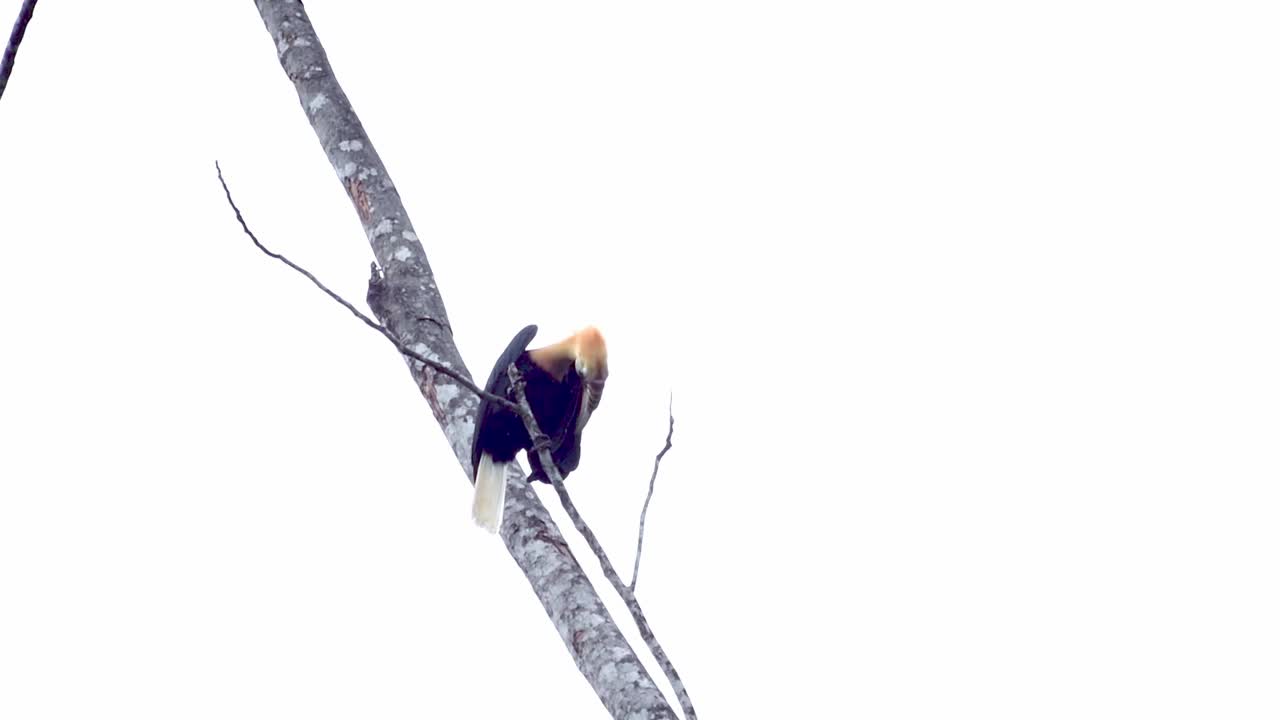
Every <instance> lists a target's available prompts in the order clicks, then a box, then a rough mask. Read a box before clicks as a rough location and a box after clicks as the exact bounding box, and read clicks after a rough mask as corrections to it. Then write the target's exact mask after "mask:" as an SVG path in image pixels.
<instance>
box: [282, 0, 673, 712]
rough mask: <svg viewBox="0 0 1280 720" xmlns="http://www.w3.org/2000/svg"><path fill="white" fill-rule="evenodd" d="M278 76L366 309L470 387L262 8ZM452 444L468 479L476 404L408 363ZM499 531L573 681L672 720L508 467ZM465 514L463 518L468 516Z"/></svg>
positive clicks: (362, 142)
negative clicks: (337, 187)
mask: <svg viewBox="0 0 1280 720" xmlns="http://www.w3.org/2000/svg"><path fill="white" fill-rule="evenodd" d="M257 6H258V12H259V13H260V14H261V15H262V20H263V22H264V23H265V25H266V28H267V32H269V33H270V34H271V39H272V42H273V43H274V44H275V47H276V54H277V55H278V57H279V59H280V64H281V66H282V67H283V68H284V71H285V74H286V75H287V76H288V77H289V80H290V81H291V82H292V83H293V85H294V88H295V89H296V90H297V92H298V100H299V101H300V102H301V103H302V109H303V112H304V113H305V114H306V116H307V119H308V120H309V121H310V122H311V126H312V128H313V129H314V130H315V132H316V135H317V137H318V138H319V139H320V144H321V146H322V147H323V148H324V152H325V155H326V156H328V158H329V162H330V163H331V164H332V165H333V168H334V171H335V172H336V173H337V175H338V179H339V180H340V181H341V182H342V184H343V186H344V187H345V188H346V190H347V195H348V196H349V197H350V198H351V202H352V204H353V205H354V206H355V209H356V213H357V214H358V215H359V217H360V222H361V224H362V225H363V226H364V230H365V234H366V235H367V236H368V239H369V244H370V246H372V248H373V254H374V257H375V259H376V260H377V265H378V268H376V269H375V272H374V278H373V279H372V280H371V287H370V306H371V307H372V309H373V311H374V313H375V314H376V315H377V316H378V319H379V320H381V321H382V323H383V324H384V325H385V326H386V327H387V328H388V329H390V330H391V331H392V332H393V333H394V334H395V335H396V337H398V338H399V339H400V341H401V342H402V343H403V344H404V345H405V346H407V347H410V348H412V349H413V350H415V351H417V352H418V353H421V354H422V355H424V356H426V357H429V358H431V359H433V360H436V361H437V362H440V363H442V364H444V365H446V366H448V367H450V368H452V369H454V370H456V371H458V372H460V373H463V374H465V375H467V376H468V377H470V373H469V372H468V371H467V369H466V366H464V365H463V363H462V358H461V356H460V355H459V353H458V349H457V347H455V345H454V342H453V334H452V330H451V328H450V326H449V318H448V315H447V314H446V313H445V309H444V302H443V300H442V299H441V297H440V291H439V289H438V288H437V287H436V283H435V279H434V277H433V275H432V273H431V266H430V265H429V264H428V263H427V257H426V253H425V252H424V251H423V249H422V244H421V243H419V242H418V236H417V235H416V234H415V233H414V232H413V225H412V224H411V223H410V222H409V216H408V213H407V212H406V211H405V209H404V206H403V205H402V203H401V202H400V196H399V193H397V191H396V188H395V186H394V185H393V184H392V182H391V178H390V177H389V176H388V175H387V171H386V168H385V167H383V165H382V162H381V160H379V159H378V155H377V153H376V152H374V149H373V144H372V143H371V142H369V138H368V136H367V135H366V134H365V132H364V129H363V128H362V127H361V125H360V120H359V118H358V117H356V113H355V111H354V110H353V109H352V107H351V104H350V103H349V102H348V101H347V97H346V95H345V94H344V93H343V92H342V88H341V87H340V86H339V85H338V81H337V79H336V78H335V77H334V74H333V70H332V69H331V68H330V66H329V61H328V59H327V58H326V57H325V53H324V50H323V48H322V47H321V45H320V40H319V38H318V37H317V36H316V32H315V30H314V28H313V27H312V25H311V21H310V19H309V18H308V17H307V14H306V11H305V10H304V9H303V7H302V3H300V2H289V1H287V0H258V1H257ZM408 363H409V369H410V372H411V373H412V375H413V378H414V381H415V382H416V383H417V384H418V388H419V389H420V390H421V391H422V394H423V396H424V397H425V398H426V400H427V403H428V404H429V405H430V407H431V411H432V413H434V414H435V417H436V420H437V421H439V423H440V427H441V429H442V430H443V431H444V434H445V437H446V438H447V439H448V441H449V446H450V447H451V448H453V453H454V455H455V456H456V457H457V459H458V462H459V464H461V465H462V468H463V470H464V472H465V473H466V474H465V477H468V478H469V477H471V467H470V465H471V453H470V443H471V436H472V433H473V431H474V428H475V414H476V410H477V408H478V406H479V401H478V399H477V398H476V396H475V395H473V394H472V393H470V392H467V391H465V390H463V389H461V388H460V387H459V386H458V384H457V383H456V382H455V381H454V380H452V379H451V378H449V377H447V376H445V375H442V374H440V373H437V372H435V371H434V370H432V369H431V368H430V367H427V366H426V365H423V364H422V363H421V362H417V361H414V360H408ZM507 484H508V487H507V499H506V506H505V510H504V515H503V522H502V528H501V530H500V533H501V536H502V539H503V542H504V543H505V544H506V546H507V549H508V550H509V551H510V552H511V556H512V557H513V558H514V559H515V561H516V564H517V565H519V566H520V569H521V570H522V571H523V572H524V573H525V575H526V576H527V577H528V579H529V584H530V586H531V587H532V588H533V591H534V594H535V595H537V597H538V600H539V601H540V602H541V603H542V606H543V608H544V609H545V610H546V612H547V616H548V617H549V618H550V619H551V622H552V623H553V624H554V625H555V627H556V630H557V631H558V632H559V633H560V637H561V639H563V640H564V644H565V647H566V648H568V650H569V653H570V655H572V656H573V660H574V662H575V663H576V664H577V666H578V669H579V671H581V672H582V674H583V676H584V677H585V678H586V679H587V681H588V682H589V683H590V684H591V687H592V688H593V689H594V690H595V691H596V694H597V695H598V696H599V697H600V700H601V702H603V703H604V705H605V707H606V708H607V709H608V711H609V713H610V714H611V715H612V716H613V717H615V718H628V719H629V720H642V719H644V718H653V719H655V720H656V719H658V718H674V717H675V713H674V711H673V710H672V708H671V706H670V705H668V704H667V702H666V700H665V698H663V696H662V693H661V692H659V691H658V689H657V687H656V686H655V685H654V683H653V680H652V679H651V678H650V677H649V674H648V672H647V671H646V670H645V669H644V666H643V665H642V664H641V663H640V661H639V659H638V658H637V657H636V654H635V652H634V650H632V648H631V646H630V645H629V644H628V643H627V641H626V639H625V638H623V636H622V634H621V633H620V632H619V631H618V628H617V626H616V625H615V624H614V622H613V619H612V618H611V617H610V616H609V612H608V610H606V609H605V606H604V604H603V603H602V602H601V600H600V596H599V595H597V594H596V592H595V589H594V588H593V587H592V586H591V582H590V581H589V580H588V579H587V576H586V575H585V574H584V573H583V572H582V567H581V566H580V565H579V564H578V561H577V560H576V559H575V558H574V557H573V554H572V553H571V552H570V551H569V547H568V545H567V544H566V543H565V540H564V537H563V536H562V535H561V534H560V531H559V529H558V528H557V527H556V526H555V523H554V522H552V520H551V516H550V515H549V514H548V513H547V510H546V508H545V507H544V506H543V505H542V503H541V502H540V501H539V500H538V498H537V496H536V495H535V494H534V493H533V490H532V489H531V488H529V487H528V485H527V483H526V482H525V480H524V478H523V476H522V473H521V472H520V471H519V469H518V468H516V469H514V470H513V471H511V472H510V473H509V474H508V477H507ZM464 510H465V509H464V508H459V512H463V511H464Z"/></svg>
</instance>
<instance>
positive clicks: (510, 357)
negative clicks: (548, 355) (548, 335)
mask: <svg viewBox="0 0 1280 720" xmlns="http://www.w3.org/2000/svg"><path fill="white" fill-rule="evenodd" d="M537 334H538V326H537V325H526V326H525V327H524V329H523V330H521V331H520V332H518V333H516V336H515V337H513V338H511V342H510V343H508V344H507V349H506V350H503V351H502V355H500V356H499V357H498V361H497V362H496V363H494V365H493V370H491V371H490V372H489V381H488V382H486V383H485V384H484V389H485V392H488V393H491V394H493V395H498V396H501V397H506V396H507V387H508V385H510V383H511V381H510V379H508V378H507V368H509V367H511V363H513V362H515V361H516V358H518V357H520V353H523V352H524V351H525V348H527V347H529V343H531V342H533V336H534V335H537ZM501 411H502V408H501V407H499V406H497V405H495V404H494V403H491V402H489V401H488V400H486V399H484V398H480V411H479V412H477V413H476V431H475V435H473V436H472V437H471V472H472V473H474V472H475V468H476V465H478V464H479V463H480V443H479V442H478V440H479V438H480V428H481V427H482V426H483V425H484V423H485V421H486V420H488V419H489V418H490V417H491V416H492V415H493V414H494V413H497V412H501Z"/></svg>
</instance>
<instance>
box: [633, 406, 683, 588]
mask: <svg viewBox="0 0 1280 720" xmlns="http://www.w3.org/2000/svg"><path fill="white" fill-rule="evenodd" d="M671 399H672V398H671V396H670V395H668V396H667V443H666V444H665V445H663V446H662V449H661V450H659V451H658V455H657V457H655V458H654V459H653V474H652V475H650V476H649V494H648V495H645V497H644V507H643V508H641V510H640V531H639V532H638V533H636V565H635V567H634V568H632V569H631V584H630V585H628V586H627V587H629V588H631V592H635V591H636V580H637V579H638V578H639V577H640V551H641V550H643V549H644V518H645V516H646V515H648V514H649V501H650V500H652V499H653V486H654V484H656V483H657V481H658V464H659V463H661V462H662V456H663V455H666V454H667V451H668V450H670V449H671V434H672V433H673V432H675V431H676V416H675V415H674V414H673V413H672V412H671Z"/></svg>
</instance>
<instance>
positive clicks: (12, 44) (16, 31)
mask: <svg viewBox="0 0 1280 720" xmlns="http://www.w3.org/2000/svg"><path fill="white" fill-rule="evenodd" d="M35 11H36V0H25V2H23V3H22V7H21V8H20V9H19V10H18V19H17V20H14V21H13V31H12V32H10V33H9V44H7V45H5V46H4V57H2V58H0V97H2V96H3V95H4V89H5V87H6V86H7V85H8V84H9V75H10V74H12V73H13V63H14V60H16V59H17V57H18V46H19V45H21V44H22V36H23V35H26V34H27V23H30V22H31V15H32V14H33V13H35Z"/></svg>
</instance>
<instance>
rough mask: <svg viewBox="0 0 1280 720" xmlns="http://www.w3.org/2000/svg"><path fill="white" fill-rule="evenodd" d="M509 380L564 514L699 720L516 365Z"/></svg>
mask: <svg viewBox="0 0 1280 720" xmlns="http://www.w3.org/2000/svg"><path fill="white" fill-rule="evenodd" d="M507 377H509V378H510V379H511V389H512V391H514V392H515V397H516V402H517V403H519V405H520V408H521V412H520V417H521V419H523V420H524V426H525V430H527V431H528V433H529V438H530V439H531V440H533V443H534V446H533V448H531V449H530V452H534V451H535V449H536V452H537V453H538V459H539V460H540V461H541V463H542V470H543V472H545V473H546V475H547V479H548V480H550V481H551V486H552V487H553V488H555V490H556V495H558V496H559V497H560V504H561V505H562V506H564V511H565V512H566V513H568V514H569V519H570V520H572V521H573V526H574V527H576V528H577V529H578V532H579V533H581V534H582V537H583V538H585V539H586V541H587V545H589V546H591V552H593V553H595V555H596V558H598V559H599V560H600V569H601V570H603V571H604V576H605V577H606V578H608V580H609V583H610V584H611V585H613V589H614V590H616V591H617V593H618V597H621V598H622V601H623V602H624V603H626V605H627V610H629V611H631V617H632V618H633V619H634V620H635V621H636V628H638V629H639V630H640V637H642V638H644V642H645V644H646V645H648V646H649V651H650V652H652V653H653V657H654V659H655V660H657V661H658V665H659V666H660V667H661V668H662V671H663V672H664V673H666V675H667V679H668V680H669V681H671V689H672V690H674V691H675V693H676V698H677V699H678V700H679V701H680V708H681V709H682V710H683V711H684V716H685V720H697V718H698V714H697V713H696V712H694V710H693V701H691V700H690V699H689V691H688V690H686V689H685V687H684V682H683V681H681V680H680V674H679V673H677V672H676V667H675V665H673V664H672V663H671V659H670V658H668V657H667V653H666V652H665V651H664V650H663V649H662V645H660V644H659V643H658V638H657V637H655V636H654V634H653V629H652V628H650V627H649V620H648V619H647V618H645V616H644V611H643V610H641V609H640V602H639V601H638V600H636V594H635V593H634V592H632V591H631V588H629V587H627V586H626V585H623V584H622V578H621V577H619V576H618V571H617V570H614V569H613V563H612V562H610V561H609V555H608V554H607V553H605V551H604V546H603V545H601V544H600V541H599V540H598V539H597V538H596V534H595V533H594V532H592V531H591V528H590V527H589V526H588V525H587V521H586V520H583V519H582V515H581V514H580V513H579V512H578V508H577V507H575V506H574V504H573V500H571V499H570V498H569V491H568V490H566V489H565V487H564V478H563V477H561V475H560V468H559V467H558V466H557V465H556V463H555V459H554V458H552V457H551V451H550V449H549V443H547V442H545V441H546V435H544V434H543V432H542V430H541V428H539V427H538V421H537V420H536V419H535V418H534V416H533V409H532V408H530V407H529V398H527V397H525V393H524V385H525V382H524V378H523V377H522V376H521V375H520V371H519V370H518V369H517V368H516V366H515V363H512V364H511V365H510V366H509V367H508V368H507ZM672 425H674V420H672ZM668 439H669V436H668ZM663 452H666V450H663Z"/></svg>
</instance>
